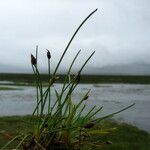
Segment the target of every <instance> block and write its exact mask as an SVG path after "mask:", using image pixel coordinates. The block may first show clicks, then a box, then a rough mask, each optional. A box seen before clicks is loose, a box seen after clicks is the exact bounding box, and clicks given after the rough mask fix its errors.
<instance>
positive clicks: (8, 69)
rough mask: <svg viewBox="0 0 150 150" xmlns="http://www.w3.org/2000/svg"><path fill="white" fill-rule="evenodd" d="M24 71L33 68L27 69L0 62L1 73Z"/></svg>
mask: <svg viewBox="0 0 150 150" xmlns="http://www.w3.org/2000/svg"><path fill="white" fill-rule="evenodd" d="M3 72H4V73H24V72H27V73H28V72H31V69H30V68H29V69H26V68H22V67H18V66H14V65H7V64H2V63H0V73H3Z"/></svg>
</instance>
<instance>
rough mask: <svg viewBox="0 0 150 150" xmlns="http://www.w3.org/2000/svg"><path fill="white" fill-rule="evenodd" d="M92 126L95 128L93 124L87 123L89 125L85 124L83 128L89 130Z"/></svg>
mask: <svg viewBox="0 0 150 150" xmlns="http://www.w3.org/2000/svg"><path fill="white" fill-rule="evenodd" d="M93 126H95V123H94V122H89V123H87V124H85V125H84V126H83V127H84V128H86V129H90V128H92V127H93Z"/></svg>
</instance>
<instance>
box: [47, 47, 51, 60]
mask: <svg viewBox="0 0 150 150" xmlns="http://www.w3.org/2000/svg"><path fill="white" fill-rule="evenodd" d="M46 50H47V58H48V59H51V53H50V51H49V50H48V49H46Z"/></svg>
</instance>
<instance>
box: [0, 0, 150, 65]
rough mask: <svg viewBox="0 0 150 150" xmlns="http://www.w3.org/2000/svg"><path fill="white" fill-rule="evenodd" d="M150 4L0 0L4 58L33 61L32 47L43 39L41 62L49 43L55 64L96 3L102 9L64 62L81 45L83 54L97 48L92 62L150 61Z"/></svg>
mask: <svg viewBox="0 0 150 150" xmlns="http://www.w3.org/2000/svg"><path fill="white" fill-rule="evenodd" d="M149 6H150V2H149V0H143V1H140V0H126V1H122V0H107V1H106V0H93V1H90V0H87V1H85V0H76V1H69V0H55V1H49V0H45V1H43V0H36V1H34V0H22V1H20V0H13V1H10V0H5V1H1V2H0V21H1V24H0V33H1V35H0V56H1V60H0V64H2V63H3V64H7V65H9V64H11V65H14V66H20V67H29V65H30V64H29V57H30V53H31V52H32V53H34V49H35V46H36V45H37V44H38V45H39V48H40V54H41V55H42V56H40V57H41V62H44V61H45V56H44V55H45V49H46V48H48V49H50V50H51V51H52V54H53V57H54V58H53V65H55V64H56V63H57V60H58V58H59V57H60V55H61V54H62V52H63V49H64V47H65V45H66V44H67V42H68V40H69V38H70V37H71V35H72V34H73V32H74V30H75V28H76V27H77V26H78V25H79V24H80V22H81V21H82V19H84V17H85V16H87V14H88V13H89V12H91V11H92V10H94V9H95V8H98V9H99V10H98V12H97V13H96V14H94V16H92V18H90V20H89V21H88V22H87V23H86V24H85V25H84V27H83V28H82V29H81V30H80V32H79V34H78V35H77V37H76V38H75V40H74V41H73V43H72V45H71V47H70V50H69V51H68V53H67V56H66V57H65V59H66V60H64V64H68V62H70V61H71V58H73V55H74V54H75V53H76V52H77V51H78V50H79V49H83V53H82V56H80V58H84V59H85V58H86V57H88V56H89V55H90V53H91V52H92V51H94V50H96V54H95V56H94V57H93V59H92V60H91V61H90V63H89V65H88V66H90V67H99V68H100V67H105V66H109V65H118V64H119V65H124V64H132V63H146V64H150V61H149V56H150V50H149V49H150V44H149V35H150V27H149V26H150V9H149ZM84 54H86V55H84ZM6 57H7V59H6ZM55 58H57V59H55ZM8 60H11V62H10V61H8ZM42 64H43V63H42ZM77 64H80V62H79V61H78V62H77ZM77 66H78V65H77ZM41 67H42V68H44V65H41ZM64 67H65V66H64V65H63V66H62V68H64Z"/></svg>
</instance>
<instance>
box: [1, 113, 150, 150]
mask: <svg viewBox="0 0 150 150" xmlns="http://www.w3.org/2000/svg"><path fill="white" fill-rule="evenodd" d="M30 121H31V116H13V117H0V147H1V146H3V145H4V144H5V143H6V142H8V141H9V140H10V139H11V138H12V136H13V137H14V136H15V135H16V134H18V132H20V133H24V132H27V131H32V127H33V126H31V124H30V123H29V122H30ZM100 125H101V128H102V129H103V130H104V129H110V128H116V130H113V131H111V132H110V133H109V134H102V135H101V136H97V137H96V139H93V140H97V139H98V140H99V141H100V143H101V145H100V147H99V148H97V149H102V150H134V149H138V150H149V149H150V148H149V147H150V134H149V133H147V132H145V131H142V130H139V129H138V128H137V127H135V126H132V125H129V124H126V123H118V122H115V121H112V120H108V121H105V122H101V124H100ZM107 141H111V142H112V144H106V143H108V142H107ZM15 144H16V143H12V144H11V145H9V147H8V149H13V148H15V146H16V145H15ZM85 149H86V148H85Z"/></svg>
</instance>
